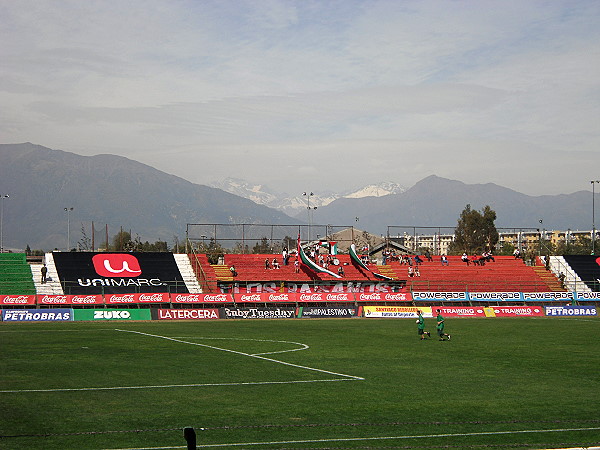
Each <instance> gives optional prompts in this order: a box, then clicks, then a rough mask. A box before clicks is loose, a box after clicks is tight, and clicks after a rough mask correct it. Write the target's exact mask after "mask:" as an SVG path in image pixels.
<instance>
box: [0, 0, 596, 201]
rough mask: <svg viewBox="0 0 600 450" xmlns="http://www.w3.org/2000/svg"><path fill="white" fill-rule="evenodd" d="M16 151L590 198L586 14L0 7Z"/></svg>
mask: <svg viewBox="0 0 600 450" xmlns="http://www.w3.org/2000/svg"><path fill="white" fill-rule="evenodd" d="M27 141H29V142H33V143H35V144H40V145H44V146H46V147H50V148H55V149H61V150H67V151H72V152H75V153H78V154H82V155H95V154H99V153H111V154H117V155H122V156H125V157H128V158H131V159H135V160H138V161H140V162H143V163H146V164H149V165H152V166H154V167H156V168H158V169H161V170H163V171H165V172H168V173H172V174H175V175H178V176H181V177H183V178H186V179H188V180H190V181H192V182H195V183H201V184H209V183H210V182H211V181H213V180H218V179H221V178H224V177H237V178H242V179H246V180H249V181H252V182H256V183H263V184H266V185H268V186H270V187H272V188H275V189H278V190H281V191H285V192H288V193H290V194H296V193H300V192H302V191H305V190H312V191H314V192H315V193H318V192H320V191H325V190H335V191H343V190H347V189H352V188H356V187H359V186H362V185H365V184H369V183H374V182H379V181H394V182H397V183H400V184H402V185H404V186H406V187H410V186H411V185H413V184H414V183H415V182H417V181H419V180H421V179H422V178H424V177H426V176H428V175H431V174H435V175H438V176H442V177H446V178H451V179H456V180H460V181H464V182H466V183H485V182H493V183H497V184H500V185H502V186H506V187H509V188H512V189H515V190H518V191H520V192H524V193H526V194H531V195H541V194H557V193H571V192H574V191H578V190H590V191H591V185H590V180H592V179H600V1H598V0H590V1H579V0H565V1H560V0H550V1H538V0H506V1H501V0H496V1H485V0H483V1H482V0H472V1H460V0H457V1H451V0H444V1H441V0H439V1H404V0H389V1H377V0H365V1H355V0H339V1H336V0H331V1H325V0H320V1H311V0H301V1H300V0H299V1H277V0H248V1H243V0H214V1H212V0H196V1H191V0H187V1H186V0H172V1H158V0H139V1H136V0H133V1H122V0H98V1H96V0H73V1H67V0H52V1H48V0H32V1H29V0H0V143H18V142H27ZM0 163H1V162H0Z"/></svg>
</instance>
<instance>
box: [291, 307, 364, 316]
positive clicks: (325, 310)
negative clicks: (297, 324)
mask: <svg viewBox="0 0 600 450" xmlns="http://www.w3.org/2000/svg"><path fill="white" fill-rule="evenodd" d="M356 315H357V309H356V308H344V307H342V306H301V307H300V308H298V314H297V316H298V317H299V318H303V319H306V318H321V319H322V318H332V317H334V318H339V317H356Z"/></svg>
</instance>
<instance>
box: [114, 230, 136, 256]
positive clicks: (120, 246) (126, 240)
mask: <svg viewBox="0 0 600 450" xmlns="http://www.w3.org/2000/svg"><path fill="white" fill-rule="evenodd" d="M132 244H133V242H132V240H131V233H129V232H128V231H119V232H118V233H117V234H115V235H114V236H113V238H112V245H111V246H110V250H112V251H115V252H123V251H130V250H131V247H132Z"/></svg>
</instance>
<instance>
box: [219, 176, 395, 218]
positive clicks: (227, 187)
mask: <svg viewBox="0 0 600 450" xmlns="http://www.w3.org/2000/svg"><path fill="white" fill-rule="evenodd" d="M210 186H211V187H216V188H219V189H222V190H224V191H226V192H229V193H231V194H235V195H238V196H240V197H244V198H247V199H249V200H252V201H253V202H255V203H258V204H259V205H265V206H269V207H271V208H275V209H278V210H280V211H283V212H284V213H286V214H287V215H289V216H296V215H298V214H299V213H301V212H302V211H303V210H305V209H306V208H308V206H310V207H311V208H313V207H315V206H316V207H321V206H326V205H328V204H330V203H331V202H333V201H334V200H337V199H338V198H363V197H383V196H384V195H390V194H400V193H402V192H404V191H405V190H406V189H405V188H403V187H402V186H400V185H399V184H397V183H392V182H382V183H378V184H370V185H368V186H365V187H362V188H360V189H357V190H354V191H350V192H342V193H335V192H318V193H315V194H312V195H311V193H310V192H306V193H305V194H303V195H296V196H288V195H287V194H285V193H284V194H283V195H279V196H278V195H277V193H276V192H275V191H274V190H272V189H270V188H269V187H268V186H265V185H262V184H252V183H250V182H248V181H245V180H241V179H239V178H226V179H224V180H222V181H218V182H217V181H215V182H212V183H211V184H210Z"/></svg>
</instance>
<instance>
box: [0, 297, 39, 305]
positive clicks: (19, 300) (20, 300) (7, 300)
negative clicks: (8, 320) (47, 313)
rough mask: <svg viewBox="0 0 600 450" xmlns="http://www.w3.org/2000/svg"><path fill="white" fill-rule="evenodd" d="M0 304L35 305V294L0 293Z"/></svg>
mask: <svg viewBox="0 0 600 450" xmlns="http://www.w3.org/2000/svg"><path fill="white" fill-rule="evenodd" d="M0 305H12V306H19V305H35V295H0Z"/></svg>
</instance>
